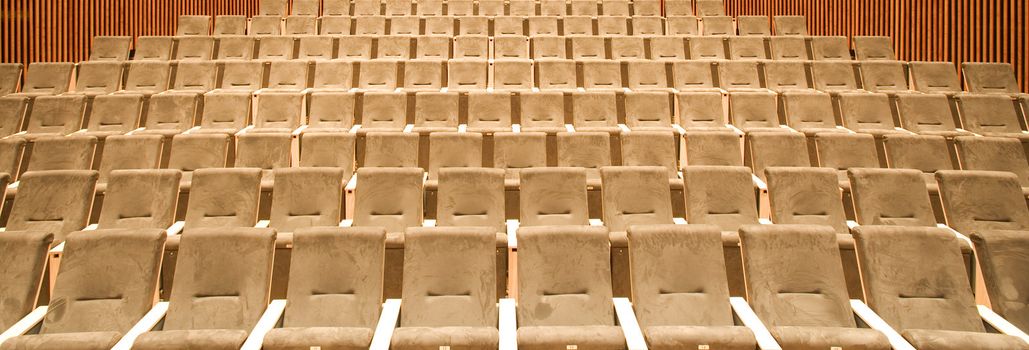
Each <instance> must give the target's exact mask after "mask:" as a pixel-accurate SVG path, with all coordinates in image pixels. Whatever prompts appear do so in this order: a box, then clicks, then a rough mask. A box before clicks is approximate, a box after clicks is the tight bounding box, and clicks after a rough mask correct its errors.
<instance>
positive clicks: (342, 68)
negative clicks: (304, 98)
mask: <svg viewBox="0 0 1029 350" xmlns="http://www.w3.org/2000/svg"><path fill="white" fill-rule="evenodd" d="M311 87H313V88H316V89H317V88H322V89H326V90H340V91H346V90H350V88H352V87H354V63H353V62H350V61H317V62H315V63H314V83H313V84H312V86H311ZM314 94H317V92H314V93H312V95H314ZM311 102H312V103H314V101H311Z"/></svg>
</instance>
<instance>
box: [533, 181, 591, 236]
mask: <svg viewBox="0 0 1029 350" xmlns="http://www.w3.org/2000/svg"><path fill="white" fill-rule="evenodd" d="M519 196H520V200H519V206H520V207H521V208H520V209H521V210H520V213H521V217H520V220H519V224H520V225H521V226H543V225H588V224H589V213H588V204H587V197H586V170H585V169H582V168H569V167H541V168H536V169H524V170H522V171H521V186H520V188H519Z"/></svg>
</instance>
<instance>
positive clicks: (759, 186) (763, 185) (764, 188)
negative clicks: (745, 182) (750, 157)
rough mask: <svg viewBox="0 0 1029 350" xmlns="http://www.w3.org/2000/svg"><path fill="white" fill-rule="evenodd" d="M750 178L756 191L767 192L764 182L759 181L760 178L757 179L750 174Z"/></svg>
mask: <svg viewBox="0 0 1029 350" xmlns="http://www.w3.org/2000/svg"><path fill="white" fill-rule="evenodd" d="M750 178H751V180H753V181H754V186H757V188H758V189H760V190H762V191H768V185H767V184H765V181H764V180H761V178H760V177H757V175H754V174H750Z"/></svg>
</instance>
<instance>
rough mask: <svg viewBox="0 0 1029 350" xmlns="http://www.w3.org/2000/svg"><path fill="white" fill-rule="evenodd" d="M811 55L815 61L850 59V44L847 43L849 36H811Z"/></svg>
mask: <svg viewBox="0 0 1029 350" xmlns="http://www.w3.org/2000/svg"><path fill="white" fill-rule="evenodd" d="M811 56H812V57H811V58H812V59H813V60H815V61H840V60H843V61H849V60H850V45H848V44H847V37H845V36H815V37H811Z"/></svg>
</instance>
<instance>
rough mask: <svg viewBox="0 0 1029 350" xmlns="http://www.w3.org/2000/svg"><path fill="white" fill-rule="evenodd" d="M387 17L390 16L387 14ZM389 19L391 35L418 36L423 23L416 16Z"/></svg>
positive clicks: (395, 16) (391, 17) (394, 16)
mask: <svg viewBox="0 0 1029 350" xmlns="http://www.w3.org/2000/svg"><path fill="white" fill-rule="evenodd" d="M387 16H389V15H388V14H387ZM388 19H389V34H390V35H407V36H410V35H417V34H418V32H419V25H420V24H421V21H420V20H419V18H418V17H415V16H400V15H392V16H390V17H388Z"/></svg>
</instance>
